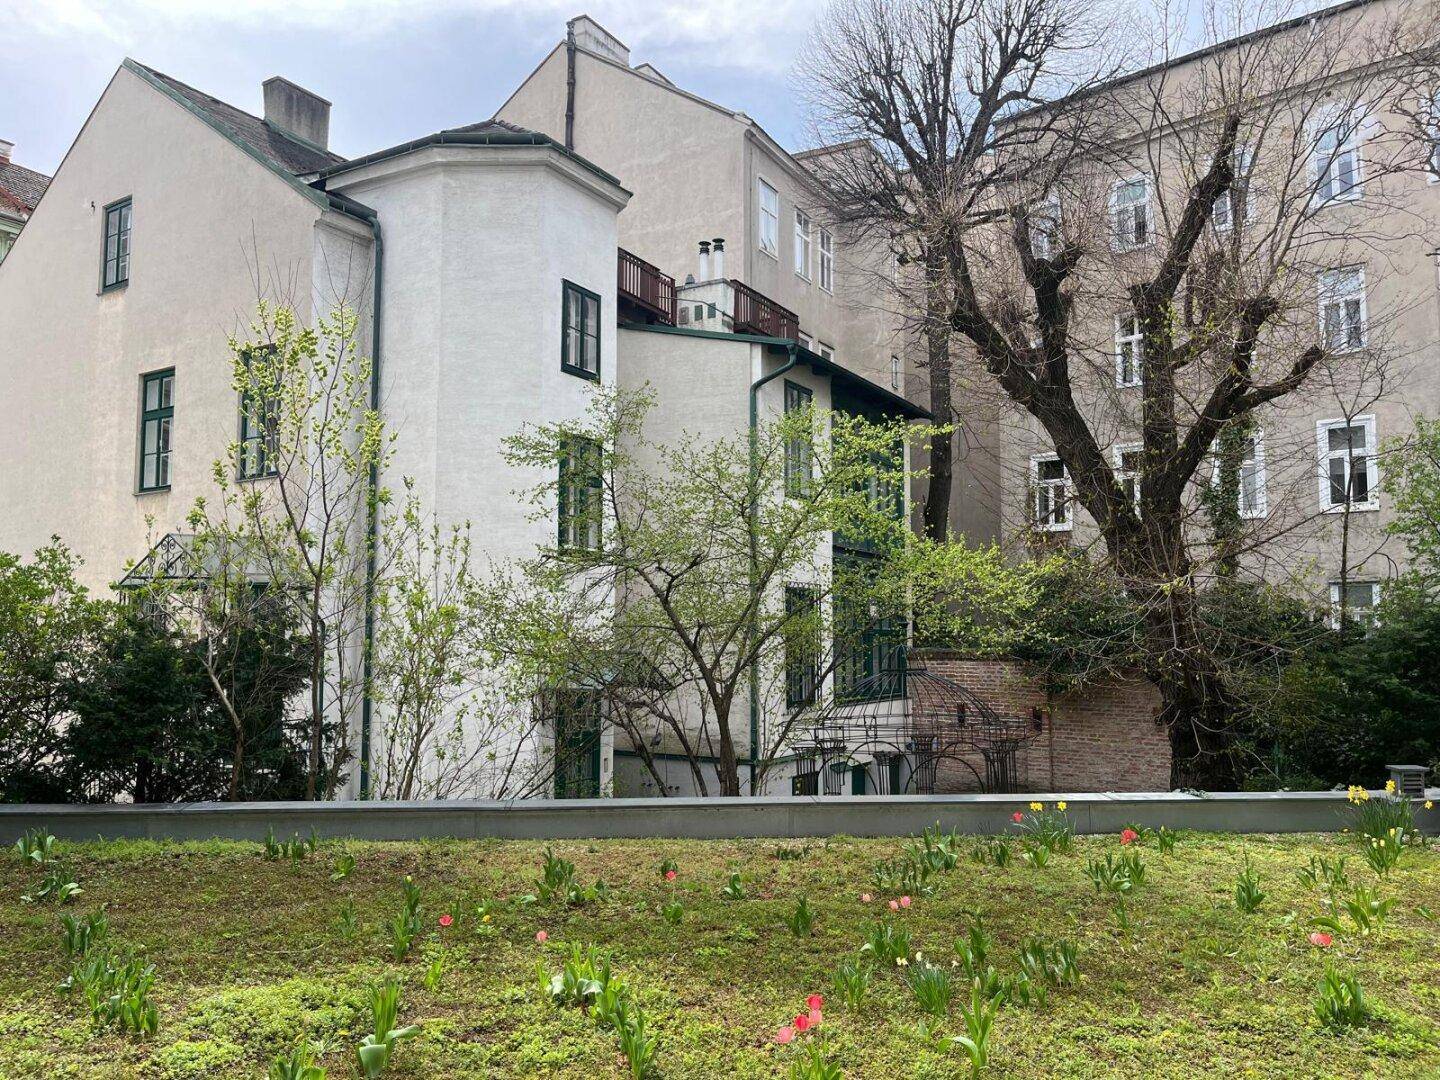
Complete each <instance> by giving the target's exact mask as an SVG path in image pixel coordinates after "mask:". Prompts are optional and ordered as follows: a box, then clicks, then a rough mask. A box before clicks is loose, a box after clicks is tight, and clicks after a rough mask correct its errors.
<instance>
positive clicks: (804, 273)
mask: <svg viewBox="0 0 1440 1080" xmlns="http://www.w3.org/2000/svg"><path fill="white" fill-rule="evenodd" d="M795 273H797V274H799V275H800V276H801V277H802V278H804V279H805V280H806V281H809V280H810V215H808V214H807V213H805V211H804V210H801V209H800V208H799V207H798V206H797V207H796V208H795Z"/></svg>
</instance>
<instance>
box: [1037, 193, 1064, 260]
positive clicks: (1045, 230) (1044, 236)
mask: <svg viewBox="0 0 1440 1080" xmlns="http://www.w3.org/2000/svg"><path fill="white" fill-rule="evenodd" d="M1030 250H1031V252H1032V253H1033V254H1034V255H1035V257H1036V258H1037V259H1049V258H1053V257H1054V255H1055V253H1056V252H1057V251H1059V250H1060V200H1059V199H1057V198H1054V197H1053V196H1052V197H1051V198H1049V199H1046V200H1045V201H1044V202H1043V203H1041V204H1040V205H1039V206H1036V207H1035V208H1034V209H1032V210H1031V211H1030Z"/></svg>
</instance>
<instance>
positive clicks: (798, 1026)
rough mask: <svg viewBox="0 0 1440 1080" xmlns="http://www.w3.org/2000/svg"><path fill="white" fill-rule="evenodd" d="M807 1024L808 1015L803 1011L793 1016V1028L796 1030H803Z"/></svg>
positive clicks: (808, 1023) (808, 1024)
mask: <svg viewBox="0 0 1440 1080" xmlns="http://www.w3.org/2000/svg"><path fill="white" fill-rule="evenodd" d="M809 1026H810V1017H809V1016H807V1015H806V1014H805V1013H800V1014H799V1015H798V1016H796V1017H795V1030H796V1031H804V1030H805V1029H806V1028H808V1027H809Z"/></svg>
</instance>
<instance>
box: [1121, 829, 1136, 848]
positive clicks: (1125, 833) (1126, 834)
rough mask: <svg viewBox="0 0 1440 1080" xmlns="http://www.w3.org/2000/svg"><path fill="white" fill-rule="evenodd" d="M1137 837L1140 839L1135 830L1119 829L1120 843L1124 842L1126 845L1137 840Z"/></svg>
mask: <svg viewBox="0 0 1440 1080" xmlns="http://www.w3.org/2000/svg"><path fill="white" fill-rule="evenodd" d="M1139 839H1140V834H1139V833H1138V832H1136V831H1135V830H1134V829H1121V830H1120V843H1122V844H1126V845H1128V844H1133V843H1134V842H1135V841H1136V840H1139Z"/></svg>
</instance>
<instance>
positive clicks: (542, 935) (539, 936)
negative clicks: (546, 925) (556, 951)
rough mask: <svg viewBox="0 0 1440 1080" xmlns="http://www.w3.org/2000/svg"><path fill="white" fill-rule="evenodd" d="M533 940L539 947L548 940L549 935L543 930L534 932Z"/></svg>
mask: <svg viewBox="0 0 1440 1080" xmlns="http://www.w3.org/2000/svg"><path fill="white" fill-rule="evenodd" d="M535 940H536V941H538V942H539V943H540V944H541V945H544V944H545V942H547V941H549V940H550V935H549V934H547V933H546V932H545V931H544V930H536V931H535Z"/></svg>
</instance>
